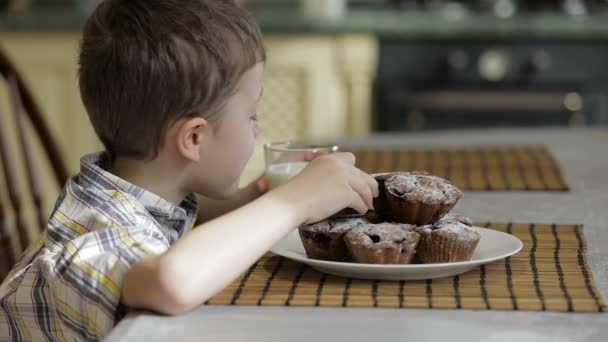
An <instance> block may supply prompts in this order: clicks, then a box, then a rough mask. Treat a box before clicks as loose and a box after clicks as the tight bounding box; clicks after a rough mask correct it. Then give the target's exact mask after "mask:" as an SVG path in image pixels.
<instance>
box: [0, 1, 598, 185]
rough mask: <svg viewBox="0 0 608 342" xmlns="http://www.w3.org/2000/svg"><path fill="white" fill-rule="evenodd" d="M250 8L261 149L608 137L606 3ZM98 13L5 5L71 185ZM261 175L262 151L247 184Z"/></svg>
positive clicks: (0, 15)
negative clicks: (257, 61) (508, 131)
mask: <svg viewBox="0 0 608 342" xmlns="http://www.w3.org/2000/svg"><path fill="white" fill-rule="evenodd" d="M241 2H242V3H243V4H244V5H245V6H247V7H248V8H249V9H251V11H253V12H254V14H255V16H256V17H257V18H258V20H259V23H260V25H261V27H262V29H263V31H264V33H265V39H266V45H267V49H268V63H267V68H266V76H265V91H264V99H263V103H262V107H261V110H260V116H261V118H262V123H263V126H264V131H263V134H262V136H261V137H260V142H259V144H260V146H261V144H262V143H263V142H266V141H271V140H285V139H301V140H317V141H328V140H336V139H341V138H345V137H361V136H366V135H370V134H374V133H380V132H411V131H425V130H443V129H468V128H480V129H481V128H495V127H504V126H510V127H549V126H572V127H580V126H602V125H604V126H605V125H607V124H608V67H606V64H607V63H608V44H607V42H608V0H470V1H455V0H417V1H415V0H390V1H389V0H350V1H347V0H242V1H241ZM96 3H97V1H95V0H46V1H45V0H0V7H1V8H2V10H0V11H1V12H0V46H1V48H2V49H4V50H5V52H6V53H7V54H8V56H9V57H10V58H11V60H12V61H13V62H14V63H15V64H16V65H17V67H18V69H19V71H20V72H21V73H22V74H23V77H24V79H25V80H26V82H27V84H28V85H29V86H30V87H31V88H32V90H33V93H34V98H35V99H36V100H37V101H38V103H39V104H40V106H41V108H42V110H43V113H44V115H45V119H46V121H47V123H48V125H49V127H50V129H51V132H52V133H53V134H54V136H55V137H56V139H57V140H58V143H59V146H60V148H61V151H62V153H63V155H64V158H65V160H66V162H67V165H68V169H69V171H70V172H76V171H77V169H78V160H79V158H80V156H81V155H83V154H85V153H89V152H91V151H94V150H98V149H100V148H101V145H100V144H99V142H98V141H97V139H96V138H95V136H94V134H93V131H92V129H91V127H90V125H89V122H88V118H87V116H86V115H85V113H84V109H83V106H82V104H81V101H80V99H79V94H78V87H77V78H76V63H77V51H78V42H79V35H80V30H81V28H82V26H83V24H84V22H85V20H86V18H87V15H88V14H89V13H90V11H91V10H92V9H93V8H94V6H95V5H96ZM167 91H172V90H170V89H168V90H167ZM2 93H3V94H2V95H0V107H1V106H2V105H1V104H2V103H4V104H6V101H3V100H4V99H5V98H3V96H5V95H4V92H2ZM3 113H5V114H6V113H7V111H3ZM5 114H3V116H4V121H3V123H2V124H3V125H8V123H6V120H7V118H8V117H7V115H5ZM8 119H10V118H8ZM9 121H10V120H9ZM262 169H263V160H262V153H261V149H260V148H258V149H257V152H256V154H255V156H254V158H253V160H252V162H251V165H250V167H249V168H248V169H247V171H246V174H245V176H244V177H243V182H246V181H248V180H251V179H252V178H253V177H255V176H257V175H259V174H261V172H262ZM51 197H52V196H51Z"/></svg>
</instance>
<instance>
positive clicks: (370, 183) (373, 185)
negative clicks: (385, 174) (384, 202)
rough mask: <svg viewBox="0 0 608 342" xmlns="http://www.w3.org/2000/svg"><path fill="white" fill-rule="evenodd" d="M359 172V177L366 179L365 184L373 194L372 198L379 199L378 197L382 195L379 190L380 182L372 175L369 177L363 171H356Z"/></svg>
mask: <svg viewBox="0 0 608 342" xmlns="http://www.w3.org/2000/svg"><path fill="white" fill-rule="evenodd" d="M356 170H357V172H356V173H357V175H358V176H359V177H361V178H363V179H365V183H366V186H367V187H368V188H369V189H370V191H371V193H372V197H373V198H376V197H378V195H379V194H380V190H379V189H378V181H376V179H375V178H374V177H372V176H370V175H368V174H367V173H365V172H363V171H361V170H360V169H356Z"/></svg>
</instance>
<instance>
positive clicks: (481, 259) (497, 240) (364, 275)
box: [270, 227, 523, 280]
mask: <svg viewBox="0 0 608 342" xmlns="http://www.w3.org/2000/svg"><path fill="white" fill-rule="evenodd" d="M473 228H474V229H475V230H476V231H477V232H478V233H479V234H480V235H481V240H480V241H479V244H478V245H477V249H475V253H474V254H473V258H472V259H471V261H465V262H453V263H445V264H416V265H375V264H358V263H352V262H335V261H324V260H316V259H310V258H308V257H307V256H306V252H305V251H304V246H303V245H302V241H301V240H300V236H299V234H298V230H297V229H296V230H294V231H293V232H291V233H290V234H289V235H288V236H286V237H285V238H284V239H283V240H281V241H280V242H279V243H277V244H276V245H275V246H274V247H273V248H272V249H271V250H270V251H271V252H273V253H275V254H278V255H280V256H283V257H285V258H288V259H291V260H294V261H298V262H301V263H304V264H307V265H310V266H311V267H313V268H315V269H316V270H318V271H320V272H324V273H328V274H332V275H337V276H341V277H350V278H360V279H375V280H419V279H434V278H442V277H450V276H455V275H457V274H461V273H464V272H467V271H470V270H471V269H473V268H475V267H476V266H479V265H483V264H487V263H490V262H493V261H497V260H501V259H504V258H506V257H509V256H511V255H513V254H516V253H517V252H519V251H520V250H521V249H522V247H523V243H522V242H521V240H520V239H518V238H516V237H515V236H513V235H510V234H506V233H503V232H499V231H497V230H493V229H486V228H479V227H473Z"/></svg>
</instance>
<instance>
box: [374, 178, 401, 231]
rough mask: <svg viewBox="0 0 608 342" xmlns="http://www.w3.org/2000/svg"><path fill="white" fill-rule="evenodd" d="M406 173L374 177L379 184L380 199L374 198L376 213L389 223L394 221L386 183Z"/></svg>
mask: <svg viewBox="0 0 608 342" xmlns="http://www.w3.org/2000/svg"><path fill="white" fill-rule="evenodd" d="M404 173H405V172H388V173H382V174H379V175H376V176H374V178H375V179H376V181H377V182H378V197H376V198H374V211H375V212H376V215H377V216H378V217H382V218H385V219H386V220H387V221H390V220H392V215H391V206H390V204H389V202H388V198H387V196H386V187H385V182H386V180H387V179H388V178H390V177H392V176H395V175H399V174H404Z"/></svg>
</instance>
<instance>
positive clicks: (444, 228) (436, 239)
mask: <svg viewBox="0 0 608 342" xmlns="http://www.w3.org/2000/svg"><path fill="white" fill-rule="evenodd" d="M416 232H418V233H419V234H420V243H419V244H418V247H417V249H416V255H417V256H418V258H419V260H420V261H421V262H422V263H425V264H432V263H444V262H458V261H469V260H471V257H472V256H473V253H474V252H475V248H477V244H478V243H479V240H480V236H479V233H477V232H476V231H475V230H474V229H473V228H471V219H469V218H468V217H466V216H463V215H458V214H448V215H446V216H444V217H443V218H442V219H440V220H439V221H437V222H435V223H434V224H430V225H425V226H420V227H417V228H416Z"/></svg>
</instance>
